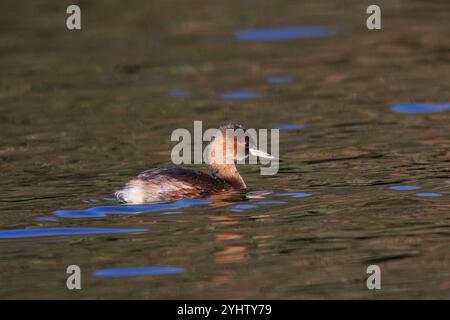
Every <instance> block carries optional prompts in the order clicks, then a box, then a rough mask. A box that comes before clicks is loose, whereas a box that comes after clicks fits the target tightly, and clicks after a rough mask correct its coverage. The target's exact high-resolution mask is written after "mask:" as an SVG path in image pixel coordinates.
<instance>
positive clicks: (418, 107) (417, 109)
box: [392, 102, 450, 113]
mask: <svg viewBox="0 0 450 320" xmlns="http://www.w3.org/2000/svg"><path fill="white" fill-rule="evenodd" d="M392 110H393V111H395V112H398V113H436V112H443V111H448V110H450V102H445V103H400V104H396V105H394V106H392Z"/></svg>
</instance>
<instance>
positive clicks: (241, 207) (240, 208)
mask: <svg viewBox="0 0 450 320" xmlns="http://www.w3.org/2000/svg"><path fill="white" fill-rule="evenodd" d="M254 208H258V206H256V205H253V204H239V205H236V206H232V207H231V208H230V211H233V212H242V211H244V210H248V209H254Z"/></svg>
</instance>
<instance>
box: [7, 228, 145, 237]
mask: <svg viewBox="0 0 450 320" xmlns="http://www.w3.org/2000/svg"><path fill="white" fill-rule="evenodd" d="M145 231H147V229H113V228H105V229H100V228H32V229H16V230H0V239H14V238H33V237H48V236H65V235H80V234H112V233H133V232H145Z"/></svg>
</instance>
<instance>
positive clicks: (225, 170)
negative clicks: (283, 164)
mask: <svg viewBox="0 0 450 320" xmlns="http://www.w3.org/2000/svg"><path fill="white" fill-rule="evenodd" d="M255 145H256V144H255V143H254V141H253V140H252V138H251V137H250V135H248V134H247V129H245V128H244V127H243V126H242V125H240V124H236V123H229V124H226V125H224V126H221V127H220V128H219V130H217V133H216V134H215V135H214V136H213V138H212V139H211V142H210V144H209V145H208V153H207V154H208V162H209V164H210V166H211V171H212V175H213V176H215V177H217V178H219V179H221V180H224V181H225V182H227V183H228V184H230V185H231V186H233V187H235V188H238V189H245V188H246V187H247V186H246V184H245V182H244V179H242V177H241V175H240V174H239V172H238V170H237V168H236V164H235V163H236V162H237V161H240V160H241V161H242V160H244V159H245V158H247V157H248V155H249V154H252V155H254V156H259V157H262V158H269V159H273V157H272V156H271V155H270V154H268V153H266V152H263V151H260V150H258V149H256V148H253V146H255Z"/></svg>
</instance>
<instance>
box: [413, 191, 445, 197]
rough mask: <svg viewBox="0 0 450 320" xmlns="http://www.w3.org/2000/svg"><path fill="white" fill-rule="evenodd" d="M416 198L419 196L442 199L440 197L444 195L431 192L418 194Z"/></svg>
mask: <svg viewBox="0 0 450 320" xmlns="http://www.w3.org/2000/svg"><path fill="white" fill-rule="evenodd" d="M416 196H418V197H440V196H442V194H440V193H432V192H429V193H417V194H416Z"/></svg>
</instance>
